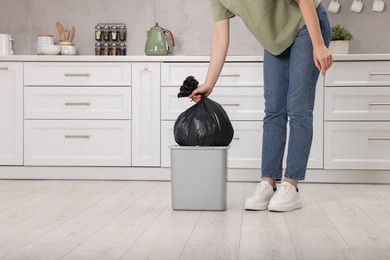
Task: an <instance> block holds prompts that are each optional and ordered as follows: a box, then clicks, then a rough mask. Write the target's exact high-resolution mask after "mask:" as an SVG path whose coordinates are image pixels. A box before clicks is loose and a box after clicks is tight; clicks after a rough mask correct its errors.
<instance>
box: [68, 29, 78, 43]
mask: <svg viewBox="0 0 390 260" xmlns="http://www.w3.org/2000/svg"><path fill="white" fill-rule="evenodd" d="M75 32H76V29H75V28H74V26H72V27H71V28H70V35H69V40H70V41H71V42H73V38H74V34H75Z"/></svg>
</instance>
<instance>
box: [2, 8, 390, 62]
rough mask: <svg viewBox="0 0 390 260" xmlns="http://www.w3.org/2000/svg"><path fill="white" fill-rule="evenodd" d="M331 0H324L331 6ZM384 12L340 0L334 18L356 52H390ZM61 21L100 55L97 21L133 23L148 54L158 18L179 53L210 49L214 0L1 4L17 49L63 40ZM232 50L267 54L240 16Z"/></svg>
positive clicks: (133, 39) (81, 48) (138, 51)
mask: <svg viewBox="0 0 390 260" xmlns="http://www.w3.org/2000/svg"><path fill="white" fill-rule="evenodd" d="M330 1H331V0H323V4H324V5H325V8H327V7H328V5H329V3H330ZM385 1H386V8H385V10H384V12H383V13H375V12H372V11H371V6H372V3H373V0H363V3H364V4H365V6H364V9H363V11H362V13H359V14H357V13H353V12H351V11H350V10H349V8H350V6H351V4H352V2H353V0H340V3H341V9H340V11H339V13H338V14H331V13H329V17H330V19H331V24H332V25H334V24H338V23H340V24H342V25H343V26H346V27H347V28H348V29H349V30H350V31H351V32H352V33H353V35H354V40H353V41H352V42H351V44H350V53H390V27H389V26H387V24H388V23H389V22H390V7H389V5H390V2H389V0H385ZM56 21H60V22H61V23H62V24H64V25H73V26H75V28H76V34H75V38H74V43H75V45H76V46H77V51H78V54H83V55H94V51H95V50H94V46H95V38H94V30H95V25H96V24H97V23H113V22H114V23H125V24H126V25H127V31H128V38H127V54H128V55H143V54H144V46H145V41H146V32H147V30H148V29H149V28H150V27H152V26H153V25H154V24H155V22H159V23H160V25H161V26H162V27H165V28H167V29H169V30H171V31H172V32H173V34H174V36H175V41H176V45H177V46H176V47H174V48H173V50H172V51H173V53H174V54H177V55H208V54H209V50H210V41H211V36H212V26H213V24H212V23H213V20H212V15H211V10H210V6H209V1H208V0H204V1H194V0H169V1H166V0H146V1H145V0H116V1H112V0H111V1H109V0H104V1H103V0H83V1H79V0H66V1H60V0H34V1H25V0H5V1H2V3H1V8H0V33H7V34H11V35H12V37H13V38H14V47H15V54H17V55H23V54H35V53H36V52H35V51H36V41H37V39H36V36H37V34H42V33H50V34H53V35H54V36H55V40H56V41H58V35H57V32H56V29H55V23H56ZM230 38H231V41H230V48H229V55H261V54H262V52H263V49H262V48H261V46H260V45H259V44H258V43H257V41H256V40H255V38H254V37H253V36H252V35H251V34H250V33H249V32H248V31H247V29H246V28H245V25H244V24H243V23H242V21H241V20H240V19H239V18H234V19H232V21H231V37H230Z"/></svg>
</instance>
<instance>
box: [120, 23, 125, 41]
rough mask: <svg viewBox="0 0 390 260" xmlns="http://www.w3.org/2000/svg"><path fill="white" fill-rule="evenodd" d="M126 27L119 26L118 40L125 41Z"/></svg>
mask: <svg viewBox="0 0 390 260" xmlns="http://www.w3.org/2000/svg"><path fill="white" fill-rule="evenodd" d="M126 34H127V33H126V26H125V25H121V26H119V40H120V41H126Z"/></svg>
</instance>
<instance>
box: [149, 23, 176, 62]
mask: <svg viewBox="0 0 390 260" xmlns="http://www.w3.org/2000/svg"><path fill="white" fill-rule="evenodd" d="M166 33H168V35H169V37H170V40H171V43H172V47H173V46H175V39H174V38H173V34H172V32H171V31H170V30H168V29H164V28H162V27H160V26H159V25H158V23H156V25H155V26H153V27H152V28H150V30H149V31H148V36H147V40H146V44H145V54H146V55H168V52H169V44H168V43H167V41H166V39H165V34H166Z"/></svg>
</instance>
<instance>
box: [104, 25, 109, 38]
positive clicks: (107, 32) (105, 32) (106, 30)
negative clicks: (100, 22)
mask: <svg viewBox="0 0 390 260" xmlns="http://www.w3.org/2000/svg"><path fill="white" fill-rule="evenodd" d="M103 40H104V41H109V40H110V26H108V25H106V26H103Z"/></svg>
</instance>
